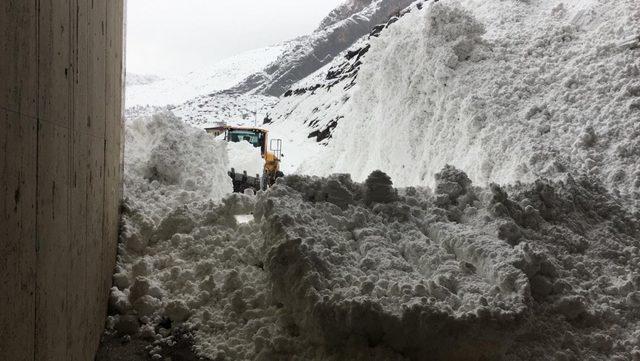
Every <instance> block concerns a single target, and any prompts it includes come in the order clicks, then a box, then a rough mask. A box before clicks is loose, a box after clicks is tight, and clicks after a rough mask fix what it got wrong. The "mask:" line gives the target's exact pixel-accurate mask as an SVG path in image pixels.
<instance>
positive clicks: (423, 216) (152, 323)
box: [110, 167, 640, 361]
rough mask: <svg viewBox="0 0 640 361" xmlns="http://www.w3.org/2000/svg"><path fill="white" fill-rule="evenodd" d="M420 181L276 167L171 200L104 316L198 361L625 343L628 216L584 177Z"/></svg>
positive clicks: (636, 325)
mask: <svg viewBox="0 0 640 361" xmlns="http://www.w3.org/2000/svg"><path fill="white" fill-rule="evenodd" d="M435 184H436V186H435V191H433V192H432V191H430V190H428V189H422V188H407V189H394V188H393V186H392V182H391V180H390V179H389V177H387V176H386V175H385V174H384V173H382V172H374V173H372V174H371V175H370V176H369V177H368V178H367V180H366V182H365V183H363V184H361V183H354V182H352V181H351V179H350V177H349V176H348V175H334V176H331V177H329V178H309V177H303V176H290V177H287V178H284V179H281V180H279V181H278V182H277V185H276V186H275V187H273V188H272V189H271V190H269V191H268V192H260V193H259V194H258V196H257V197H248V196H244V195H237V194H235V195H232V196H231V197H229V198H227V199H225V200H223V202H222V203H221V204H214V203H210V202H201V203H199V204H195V203H192V204H191V205H189V206H179V207H177V208H176V209H175V210H173V211H171V212H170V213H168V214H167V215H166V217H165V218H164V220H163V221H162V224H161V226H159V227H155V228H152V229H151V230H150V231H149V234H150V239H151V240H152V241H151V242H150V243H149V244H147V245H146V247H144V248H143V249H138V250H137V251H135V252H137V253H136V256H135V257H134V256H133V254H134V253H131V252H132V251H130V250H129V240H128V239H127V238H126V237H123V239H122V242H123V243H122V244H121V252H120V256H119V259H118V273H117V274H116V275H115V276H114V279H115V281H116V287H115V288H114V289H113V290H112V297H111V310H112V312H113V316H111V317H110V324H111V327H112V328H113V329H115V330H117V331H118V332H119V333H120V334H131V335H133V336H134V337H141V338H146V339H148V340H150V341H149V342H150V344H151V345H150V346H149V351H150V353H151V354H154V355H162V354H163V352H164V350H166V349H167V348H171V347H172V346H171V345H172V344H174V343H175V340H176V339H177V338H179V337H181V335H184V334H185V333H186V334H188V335H190V336H189V337H190V339H191V340H192V341H191V342H192V344H193V345H192V346H193V349H194V350H195V352H196V353H198V354H199V355H200V356H202V357H204V358H205V359H211V360H279V359H283V360H363V361H364V360H380V361H382V360H423V359H425V357H427V355H428V357H429V359H434V360H451V359H456V360H480V359H491V360H495V359H506V360H540V359H558V360H564V359H621V360H624V359H629V357H635V358H638V357H640V338H639V337H640V334H638V329H640V312H638V311H639V310H640V308H639V307H640V230H639V229H638V219H637V215H631V214H629V213H628V212H627V211H626V210H624V208H622V207H621V206H620V205H619V204H617V203H615V202H614V201H613V197H612V196H611V195H610V194H609V193H608V192H607V191H605V190H604V188H602V187H600V186H599V185H597V183H595V182H593V181H591V180H589V179H588V178H581V179H573V178H570V177H569V178H567V179H566V180H565V181H564V182H550V181H544V180H539V181H537V182H535V183H534V184H529V185H518V186H515V187H509V188H500V187H498V186H495V185H492V186H491V187H488V188H483V187H474V186H473V184H472V182H471V181H470V179H469V178H468V177H467V175H466V174H465V173H463V172H460V171H459V170H457V169H455V168H453V167H445V168H444V169H442V170H441V171H440V172H439V173H437V175H436V177H435ZM159 201H162V199H159ZM251 212H253V213H254V215H255V220H254V221H252V222H249V223H246V224H238V223H237V222H236V221H235V218H234V217H233V216H234V215H236V214H248V213H251ZM136 214H137V212H136V211H133V210H128V211H127V214H126V215H125V217H130V218H131V219H134V218H135V216H136ZM125 219H126V218H125ZM158 358H161V356H158ZM632 359H633V358H632ZM634 360H635V359H634Z"/></svg>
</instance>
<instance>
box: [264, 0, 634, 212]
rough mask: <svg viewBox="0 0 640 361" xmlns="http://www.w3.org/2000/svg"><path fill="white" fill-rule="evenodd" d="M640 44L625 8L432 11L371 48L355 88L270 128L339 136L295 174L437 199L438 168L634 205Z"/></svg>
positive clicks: (291, 105) (280, 114)
mask: <svg viewBox="0 0 640 361" xmlns="http://www.w3.org/2000/svg"><path fill="white" fill-rule="evenodd" d="M638 34H640V4H639V3H638V2H637V1H633V0H623V1H608V2H601V1H593V0H582V1H576V2H562V1H557V0H543V1H501V2H498V1H474V0H468V1H463V2H462V4H461V5H460V4H459V3H456V2H453V1H440V2H437V3H432V2H429V3H426V4H425V6H424V7H423V8H422V10H419V11H412V12H411V13H410V14H408V15H406V16H404V17H402V18H401V19H400V20H398V21H397V22H396V23H395V24H394V25H393V26H391V27H388V28H387V29H385V30H384V31H382V32H381V33H380V35H379V37H378V38H372V39H371V41H370V44H371V46H370V49H369V50H368V52H367V53H366V54H365V55H364V56H362V57H361V58H360V57H358V58H359V62H360V63H362V65H361V66H360V70H359V72H358V74H357V79H356V85H355V87H353V88H346V89H344V88H342V87H331V86H328V87H322V88H318V89H314V90H313V91H311V92H306V93H304V94H301V95H299V96H296V94H295V92H294V94H293V95H292V96H291V97H289V98H285V99H284V100H283V101H282V102H281V104H279V105H278V106H277V107H276V109H275V111H274V114H273V118H274V119H275V123H274V124H273V128H274V129H275V130H279V129H283V130H286V129H287V128H291V127H294V128H296V127H297V128H300V127H307V128H312V127H311V126H312V125H313V124H317V123H322V124H330V123H331V122H335V124H333V126H332V127H331V129H329V134H330V135H331V136H332V139H330V140H329V141H328V146H327V147H326V151H324V152H322V151H318V149H321V148H322V147H315V148H314V147H312V146H310V145H309V146H308V147H309V148H310V149H315V150H316V151H315V152H314V153H316V156H312V157H311V158H312V159H309V157H306V158H305V159H300V160H299V161H298V162H297V165H298V166H299V171H301V172H303V173H310V174H320V175H327V174H330V173H333V172H349V173H351V174H352V175H353V177H354V179H356V180H363V179H364V178H365V177H366V176H367V175H368V174H369V173H370V172H371V171H372V170H374V169H378V168H380V169H383V170H384V171H386V172H388V173H389V174H390V175H391V176H392V178H393V179H394V180H396V183H397V184H399V185H433V183H432V180H433V175H434V174H435V173H436V172H438V170H439V169H441V168H442V167H443V166H444V165H445V164H447V163H451V164H454V165H456V166H458V167H461V168H463V169H465V170H466V171H467V172H468V174H469V177H470V178H471V179H472V180H473V181H475V182H477V183H479V184H487V183H489V182H491V181H495V182H500V183H503V184H507V183H513V182H515V181H532V180H534V179H536V178H538V177H557V176H561V175H562V174H564V173H565V172H567V171H574V172H583V173H587V174H590V175H593V176H595V177H597V178H599V179H601V180H602V181H603V182H605V184H606V185H607V186H608V187H610V188H611V189H612V190H614V191H619V192H620V193H622V194H624V195H626V196H627V199H628V200H630V203H634V202H637V201H638V197H639V194H638V187H639V186H640V165H639V163H638V159H640V157H639V155H640V153H638V147H637V144H639V143H640V142H639V141H638V137H639V135H640V129H639V128H638V124H640V107H639V106H638V104H639V102H640V93H639V92H638V91H637V88H638V87H639V86H640V83H638V79H639V77H640V60H639V59H640V43H638V42H639V40H637V36H638ZM634 39H635V40H634ZM634 44H635V45H634ZM295 88H297V87H296V86H294V87H293V89H295ZM326 108H330V110H329V111H328V112H325V111H324V109H326ZM278 119H282V120H278ZM278 122H280V123H278ZM303 122H304V123H305V125H302V124H301V123H303ZM306 133H308V132H303V133H302V134H306ZM298 136H300V135H298ZM303 136H304V135H303ZM325 138H326V137H325ZM634 198H635V200H634Z"/></svg>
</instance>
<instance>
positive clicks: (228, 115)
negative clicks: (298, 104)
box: [171, 93, 278, 127]
mask: <svg viewBox="0 0 640 361" xmlns="http://www.w3.org/2000/svg"><path fill="white" fill-rule="evenodd" d="M277 102H278V98H276V97H270V96H264V95H254V94H227V93H216V94H212V95H204V96H200V97H197V98H194V99H191V100H189V101H187V102H185V103H183V104H180V105H178V106H176V107H171V111H172V112H173V113H175V114H176V115H177V116H179V117H180V118H182V119H183V120H184V121H185V122H187V123H189V124H191V125H193V126H197V127H207V126H208V125H210V124H213V123H217V122H223V123H225V124H227V125H236V126H246V125H249V126H254V125H257V126H260V125H262V123H263V121H264V120H265V118H267V117H268V116H269V113H270V112H271V109H272V108H273V106H274V105H275V104H276V103H277Z"/></svg>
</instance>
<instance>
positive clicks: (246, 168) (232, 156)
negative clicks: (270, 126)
mask: <svg viewBox="0 0 640 361" xmlns="http://www.w3.org/2000/svg"><path fill="white" fill-rule="evenodd" d="M227 153H228V154H229V169H231V168H233V169H235V171H236V172H238V173H242V172H247V175H248V176H250V177H255V176H256V175H259V176H262V168H263V166H264V160H263V159H262V153H261V150H260V148H256V147H254V146H253V144H251V143H249V142H246V141H242V142H238V143H233V142H229V143H228V144H227Z"/></svg>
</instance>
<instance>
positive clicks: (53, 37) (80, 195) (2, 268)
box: [0, 0, 125, 361]
mask: <svg viewBox="0 0 640 361" xmlns="http://www.w3.org/2000/svg"><path fill="white" fill-rule="evenodd" d="M124 1H125V0H2V2H1V3H0V359H2V360H12V361H22V360H47V361H50V360H64V361H67V360H93V358H94V354H95V352H96V350H97V347H98V343H99V338H100V334H101V332H102V329H103V325H104V318H105V314H106V309H107V298H108V292H109V288H110V286H111V275H112V270H113V267H114V264H115V256H116V244H117V232H118V206H119V199H120V193H121V191H120V187H121V182H120V178H121V162H122V155H121V154H122V144H123V143H122V78H123V76H122V74H123V45H124V26H123V24H124V23H123V18H124Z"/></svg>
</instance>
